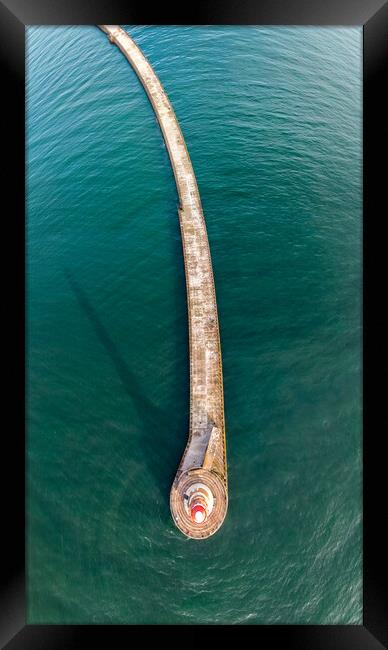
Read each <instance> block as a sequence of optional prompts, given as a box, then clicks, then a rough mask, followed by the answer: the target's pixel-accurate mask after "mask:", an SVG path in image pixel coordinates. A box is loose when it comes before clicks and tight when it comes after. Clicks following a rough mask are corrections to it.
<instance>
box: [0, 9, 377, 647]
mask: <svg viewBox="0 0 388 650" xmlns="http://www.w3.org/2000/svg"><path fill="white" fill-rule="evenodd" d="M107 22H113V23H117V24H120V23H125V24H128V23H131V24H166V25H167V24H209V25H210V24H257V25H259V24H265V25H280V24H284V25H287V24H292V25H307V24H309V25H359V26H363V48H364V49H363V87H364V94H363V155H364V166H363V252H362V257H363V419H364V422H363V432H364V433H363V625H359V626H357V625H355V626H353V625H349V626H346V625H323V626H313V625H311V626H310V625H301V626H296V625H264V626H253V627H252V626H250V629H251V631H252V632H253V637H254V638H256V640H257V642H258V643H260V642H261V643H264V642H266V643H267V644H269V643H270V644H271V646H273V645H274V644H277V643H279V644H280V643H282V644H284V645H285V647H288V648H295V649H298V650H340V649H344V650H369V649H370V650H374V649H376V650H378V649H381V648H383V647H386V646H387V645H388V598H387V591H388V590H387V583H386V581H385V579H384V572H383V567H384V566H385V564H386V552H387V551H386V549H387V548H388V542H387V530H388V525H387V498H386V491H384V487H385V485H384V469H385V467H384V466H385V464H386V462H385V457H384V454H383V446H382V445H383V442H384V423H385V420H386V417H385V411H384V406H385V400H384V398H385V397H386V390H385V388H386V383H385V382H384V376H385V368H386V367H387V361H388V360H387V358H386V357H387V346H386V344H385V340H386V334H385V332H386V327H385V326H386V325H387V321H386V320H384V318H383V317H382V305H383V303H384V302H385V301H384V293H386V291H385V292H384V288H385V287H384V284H386V283H385V279H386V274H385V273H384V271H386V265H385V259H386V252H385V241H384V238H383V237H382V236H381V232H380V231H381V226H382V223H383V221H384V215H385V217H386V214H387V208H386V207H385V208H384V198H385V197H384V195H386V189H385V185H386V183H387V179H386V178H385V177H384V167H386V165H385V166H384V165H383V164H381V165H380V154H381V153H383V154H384V151H383V152H381V150H382V148H383V147H384V139H385V146H386V144H387V141H388V140H387V127H386V119H387V115H388V106H387V102H386V100H385V99H384V95H383V89H384V87H385V89H386V87H387V85H388V84H387V67H388V66H387V63H388V4H387V3H386V2H383V1H382V0H365V1H364V2H360V1H359V0H344V1H341V0H325V1H324V2H322V0H288V1H287V0H279V1H277V2H275V1H273V0H272V1H270V0H265V1H262V2H254V0H249V1H248V0H239V2H238V3H236V4H234V3H232V2H231V0H224V1H223V2H220V1H218V0H217V1H215V2H211V1H209V2H207V3H206V6H205V5H202V4H200V3H199V2H195V3H190V4H187V5H186V4H184V3H182V4H181V5H180V6H179V5H178V4H177V5H176V6H174V7H172V6H171V5H170V4H165V3H159V4H158V5H157V6H155V8H154V7H153V6H152V7H151V6H150V7H149V8H147V6H146V4H145V3H138V2H136V3H134V2H131V3H129V6H126V3H125V2H122V3H119V2H117V1H115V0H112V1H111V2H110V3H109V4H108V3H107V2H104V0H91V1H90V2H88V3H82V4H81V3H78V2H77V0H67V1H66V2H61V1H60V0H33V1H31V0H5V2H2V3H0V61H1V67H2V73H3V74H2V77H1V80H2V90H3V93H2V102H1V105H2V113H3V115H2V118H3V119H2V121H1V125H2V145H3V151H2V162H3V174H2V175H1V182H2V194H1V196H2V207H3V220H2V226H3V228H4V227H5V228H6V230H7V232H6V233H5V234H3V249H8V250H9V251H10V252H11V257H10V261H7V263H6V267H5V270H4V271H3V291H4V292H5V296H4V297H3V306H4V305H5V309H4V315H3V318H2V321H3V322H2V324H3V325H5V328H6V331H5V334H4V336H3V350H4V351H5V352H6V366H5V367H6V369H7V370H8V372H4V374H3V377H4V378H6V382H5V391H4V392H3V394H4V405H3V409H2V414H3V422H4V420H6V422H7V425H6V426H4V428H3V455H2V457H3V475H4V474H6V472H5V471H4V470H5V469H7V483H6V486H5V489H4V490H3V498H2V500H1V503H2V509H3V518H2V519H3V535H2V538H3V542H5V551H3V558H2V560H3V561H2V571H3V575H2V582H1V596H0V599H1V600H0V603H1V604H0V622H1V626H0V630H1V635H0V640H1V641H2V647H7V648H8V649H9V650H18V649H19V648H31V649H35V648H36V649H38V648H39V650H41V649H46V648H55V649H56V650H59V649H61V648H66V649H67V648H78V647H80V648H81V647H82V648H83V647H85V645H88V644H89V643H90V644H91V645H93V647H95V646H100V645H101V646H103V647H104V648H111V647H121V646H123V647H128V645H129V644H130V642H131V640H132V638H133V636H132V635H133V630H132V627H133V626H115V625H98V626H94V625H79V626H71V625H69V626H56V625H47V626H45V625H26V624H25V598H26V596H25V543H24V541H25V537H24V533H25V511H24V501H25V462H24V461H25V447H24V442H25V440H24V429H25V407H24V404H25V382H24V368H25V333H24V332H25V330H24V309H25V307H24V305H25V299H24V297H25V284H24V283H25V245H24V244H25V242H24V208H25V206H24V188H25V180H24V179H25V163H24V160H25V158H24V156H25V137H24V134H25V108H24V107H25V81H24V79H25V74H24V72H25V26H26V25H34V24H35V25H40V24H42V25H43V24H51V25H62V24H68V25H75V24H100V23H107ZM4 257H5V256H4V254H3V255H2V258H3V259H4ZM384 339H385V340H384ZM6 415H8V419H7V418H5V417H4V416H6ZM167 627H168V626H167ZM197 627H201V626H197ZM227 627H229V626H227ZM244 627H245V626H244ZM209 630H210V631H211V627H210V628H209V627H208V629H207V631H206V634H208V633H209ZM199 632H200V634H201V635H203V630H199ZM195 639H196V640H197V639H198V641H199V636H198V633H197V632H195Z"/></svg>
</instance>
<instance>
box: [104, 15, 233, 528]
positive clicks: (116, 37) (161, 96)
mask: <svg viewBox="0 0 388 650" xmlns="http://www.w3.org/2000/svg"><path fill="white" fill-rule="evenodd" d="M99 27H100V29H102V30H103V31H104V32H105V33H106V34H107V35H108V37H109V40H110V41H111V42H112V43H114V44H115V45H117V46H118V47H119V48H120V50H121V51H122V52H123V54H124V55H125V57H126V58H127V59H128V61H129V63H130V64H131V66H132V67H133V68H134V70H135V72H136V74H137V76H138V77H139V79H140V81H141V83H142V84H143V86H144V88H145V90H146V92H147V95H148V97H149V99H150V102H151V104H152V106H153V108H154V111H155V113H156V116H157V119H158V122H159V125H160V128H161V130H162V133H163V137H164V140H165V143H166V146H167V150H168V153H169V156H170V160H171V165H172V168H173V171H174V175H175V181H176V186H177V190H178V195H179V202H180V205H179V209H178V213H179V222H180V227H181V235H182V245H183V253H184V264H185V274H186V287H187V302H188V322H189V344H190V424H189V437H188V441H187V445H186V449H185V451H184V454H183V457H182V460H181V462H180V465H179V467H178V471H177V474H176V477H175V480H174V482H173V485H172V488H171V495H170V507H171V513H172V516H173V519H174V521H175V524H176V525H177V527H178V528H179V529H180V530H181V531H182V532H183V533H184V534H185V535H187V536H188V537H193V538H196V539H201V538H205V537H209V536H210V535H212V534H213V533H215V532H216V530H218V528H219V527H220V526H221V524H222V522H223V520H224V518H225V515H226V511H227V505H228V492H227V464H226V443H225V422H224V401H223V381H222V360H221V347H220V336H219V327H218V315H217V304H216V295H215V288H214V278H213V269H212V263H211V257H210V250H209V243H208V237H207V232H206V225H205V220H204V216H203V211H202V206H201V199H200V196H199V191H198V187H197V182H196V178H195V174H194V170H193V167H192V164H191V160H190V156H189V153H188V151H187V148H186V144H185V141H184V138H183V135H182V132H181V129H180V126H179V123H178V120H177V118H176V116H175V113H174V110H173V108H172V106H171V104H170V102H169V100H168V97H167V95H166V93H165V91H164V89H163V87H162V85H161V83H160V81H159V79H158V77H157V75H156V74H155V72H154V71H153V69H152V67H151V65H150V64H149V62H148V60H147V59H146V57H145V56H144V54H143V53H142V52H141V50H140V49H139V48H138V46H137V45H136V43H135V42H134V41H133V40H132V38H130V36H129V35H128V34H127V32H126V31H124V30H123V29H122V28H121V27H119V26H118V25H99ZM198 486H199V487H198ZM195 490H197V492H196V493H195V494H196V495H198V494H199V495H200V497H201V494H202V496H203V495H204V494H205V495H206V494H207V496H209V494H208V492H207V491H210V493H211V495H210V496H209V499H210V501H209V499H208V500H207V501H206V504H205V506H206V507H205V506H204V509H205V510H206V508H208V506H209V503H210V504H211V505H210V507H209V508H208V510H207V511H206V516H205V515H204V517H205V519H204V520H203V521H201V522H200V523H198V521H199V516H197V517H198V518H197V519H196V520H195V518H194V517H193V515H192V512H191V511H190V509H189V507H188V505H187V504H188V503H189V495H190V494H191V493H193V492H195ZM198 490H199V492H198ZM199 501H200V502H201V498H200V500H199ZM195 507H196V508H197V510H198V509H199V510H200V509H201V508H202V506H201V505H199V506H198V505H197V506H195ZM193 509H194V506H193Z"/></svg>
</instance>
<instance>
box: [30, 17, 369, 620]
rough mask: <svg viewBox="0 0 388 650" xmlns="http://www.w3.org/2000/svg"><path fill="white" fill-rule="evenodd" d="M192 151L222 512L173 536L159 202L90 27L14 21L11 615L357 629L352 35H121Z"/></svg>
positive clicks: (164, 178) (181, 420)
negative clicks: (18, 216)
mask: <svg viewBox="0 0 388 650" xmlns="http://www.w3.org/2000/svg"><path fill="white" fill-rule="evenodd" d="M125 27H126V29H128V31H129V33H130V34H131V35H132V36H133V37H134V38H135V40H136V41H137V43H138V44H139V45H140V47H141V48H142V49H143V51H144V53H145V54H146V56H147V57H148V58H149V60H150V62H151V64H152V65H153V66H154V68H155V70H156V72H157V74H158V75H159V77H160V79H161V82H162V83H163V84H164V87H165V90H166V92H167V93H168V95H169V97H170V100H171V102H172V104H173V106H174V109H175V112H176V114H177V117H178V119H179V121H180V123H181V127H182V131H183V134H184V137H185V139H186V142H187V146H188V149H189V152H190V155H191V157H192V162H193V166H194V169H195V172H196V174H197V180H198V185H199V189H200V193H201V197H202V202H203V207H204V212H205V217H206V222H207V226H208V234H209V241H210V247H211V252H212V258H213V266H214V274H215V281H216V290H217V300H218V310H219V319H220V329H221V343H222V351H223V367H224V383H225V414H226V424H227V450H228V462H229V496H230V502H229V511H228V515H227V519H226V520H225V522H224V524H223V526H222V528H221V529H220V530H219V532H218V533H217V534H216V535H214V536H213V537H211V538H209V539H208V540H205V541H201V542H198V541H194V540H189V539H186V538H185V537H183V536H182V535H181V534H180V533H179V531H178V530H177V529H176V528H175V526H174V524H173V522H172V519H171V516H170V512H169V501H168V499H169V490H170V486H171V482H172V480H173V477H174V475H175V472H176V469H177V466H178V462H179V460H180V458H181V454H182V452H183V449H184V446H185V443H186V439H187V433H188V397H189V395H188V389H189V385H188V338H187V336H188V335H187V315H186V294H185V280H184V268H183V259H182V250H181V240H180V233H179V225H178V216H177V211H176V206H177V194H176V189H175V185H174V179H173V174H172V171H171V168H170V164H169V159H168V156H167V152H166V148H165V146H164V143H163V139H162V136H161V133H160V130H159V127H158V124H157V122H156V119H155V116H154V113H153V111H152V108H151V106H150V104H149V101H148V99H147V96H146V94H145V92H144V90H143V88H142V86H141V85H140V83H139V82H138V80H137V78H136V76H135V74H134V72H133V71H132V69H131V67H130V66H129V64H128V63H127V61H126V60H125V58H124V57H123V55H122V54H121V53H120V52H119V50H118V49H117V48H116V47H115V46H113V45H110V44H109V42H108V40H107V38H106V36H105V35H104V34H103V33H102V32H100V31H99V30H98V29H97V28H96V27H31V28H28V30H27V127H26V129H27V436H28V440H27V461H28V484H27V530H28V545H27V561H28V621H29V622H30V623H361V620H362V595H361V587H362V582H361V579H362V575H361V571H362V548H361V471H362V462H361V461H362V458H361V383H360V372H361V316H360V312H361V206H362V186H361V171H362V167H361V164H362V163H361V154H362V150H361V119H362V115H361V39H362V32H361V29H351V28H341V29H340V28H335V29H334V28H319V29H318V28H292V27H280V28H267V27H266V28H264V27H232V26H231V27H168V26H167V27H140V26H136V27H131V26H125Z"/></svg>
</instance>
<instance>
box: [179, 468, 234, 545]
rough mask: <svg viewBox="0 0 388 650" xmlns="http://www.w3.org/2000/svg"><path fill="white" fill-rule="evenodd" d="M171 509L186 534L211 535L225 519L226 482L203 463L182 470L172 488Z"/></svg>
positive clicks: (202, 536) (194, 535)
mask: <svg viewBox="0 0 388 650" xmlns="http://www.w3.org/2000/svg"><path fill="white" fill-rule="evenodd" d="M170 509H171V514H172V517H173V519H174V522H175V524H176V526H177V527H178V528H179V530H180V531H181V532H182V533H184V534H185V535H186V536H187V537H191V538H192V539H205V538H206V537H210V536H211V535H213V533H215V532H216V531H217V530H218V529H219V527H220V526H221V524H222V522H223V521H224V519H225V515H226V511H227V509H228V493H227V490H226V485H225V483H224V481H223V480H222V479H221V477H220V476H219V475H218V474H215V472H212V471H211V470H208V469H204V468H203V467H199V468H196V469H191V470H188V471H187V472H183V473H182V474H180V476H179V478H177V479H175V481H174V483H173V486H172V488H171V493H170Z"/></svg>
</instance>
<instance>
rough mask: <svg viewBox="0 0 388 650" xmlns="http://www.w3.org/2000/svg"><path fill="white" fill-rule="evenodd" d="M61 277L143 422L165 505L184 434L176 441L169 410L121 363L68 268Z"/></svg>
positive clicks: (144, 437)
mask: <svg viewBox="0 0 388 650" xmlns="http://www.w3.org/2000/svg"><path fill="white" fill-rule="evenodd" d="M64 274H65V276H66V279H67V281H68V283H69V285H70V287H71V289H72V291H73V293H74V295H75V297H76V299H77V302H78V304H79V305H80V307H81V309H82V310H83V312H84V313H85V314H86V316H87V317H88V319H89V321H90V323H91V325H92V327H93V329H94V331H95V333H96V335H97V337H98V339H99V340H100V342H101V343H102V345H103V347H104V349H105V350H106V352H107V353H108V355H109V357H110V359H111V361H112V362H113V365H114V367H115V369H116V372H117V374H118V375H119V377H120V379H121V381H122V384H123V387H124V389H125V391H126V393H127V394H128V395H129V397H130V398H131V401H132V403H133V405H134V407H135V408H136V410H137V412H138V415H139V417H140V419H141V421H142V422H143V425H144V427H143V432H142V436H141V445H142V449H143V456H144V462H145V463H146V464H147V466H148V469H149V472H150V473H151V475H152V476H153V478H154V480H155V483H156V485H157V487H158V489H159V491H160V493H161V497H162V499H163V500H164V501H165V502H166V503H168V502H169V493H170V488H171V483H172V481H173V478H174V476H175V472H176V470H177V467H178V463H179V460H180V457H181V454H182V451H183V444H184V436H185V434H184V433H183V435H182V440H181V441H180V440H179V438H178V440H177V436H174V433H175V432H174V427H173V426H172V424H173V423H172V421H171V420H172V416H171V409H166V410H164V409H161V408H159V407H157V406H155V404H153V403H152V402H151V400H150V399H148V397H147V395H146V394H145V391H144V390H143V389H142V388H141V386H140V385H139V383H138V380H137V378H136V376H135V374H134V373H133V372H132V370H131V369H130V368H129V367H128V365H127V364H126V362H125V361H124V360H123V358H122V356H121V354H120V352H119V350H118V348H117V346H116V344H115V343H114V341H113V340H112V338H111V337H110V335H109V333H108V331H107V329H106V328H105V326H104V325H103V323H102V321H101V319H100V317H99V316H98V314H97V312H96V310H95V308H94V307H93V306H92V304H91V302H90V300H89V298H88V297H87V295H86V293H85V292H84V290H83V289H82V288H81V287H80V285H79V284H78V282H77V281H76V280H75V278H74V277H73V275H72V274H71V272H70V271H69V270H68V269H64Z"/></svg>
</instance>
